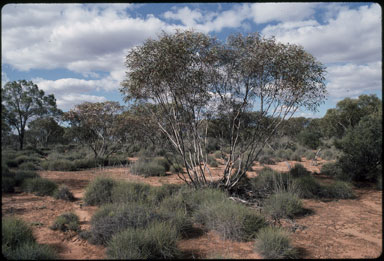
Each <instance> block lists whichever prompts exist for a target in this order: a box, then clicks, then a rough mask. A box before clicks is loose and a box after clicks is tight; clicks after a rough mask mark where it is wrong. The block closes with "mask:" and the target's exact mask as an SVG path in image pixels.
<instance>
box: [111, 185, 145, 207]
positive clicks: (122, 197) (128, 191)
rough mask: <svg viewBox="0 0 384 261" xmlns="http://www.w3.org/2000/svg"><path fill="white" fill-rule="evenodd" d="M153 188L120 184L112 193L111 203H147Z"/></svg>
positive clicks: (114, 187)
mask: <svg viewBox="0 0 384 261" xmlns="http://www.w3.org/2000/svg"><path fill="white" fill-rule="evenodd" d="M150 190H151V186H150V185H148V184H143V183H134V182H119V183H117V184H116V185H115V186H113V188H112V191H111V202H113V203H125V202H137V201H145V200H146V199H147V196H148V193H149V191H150Z"/></svg>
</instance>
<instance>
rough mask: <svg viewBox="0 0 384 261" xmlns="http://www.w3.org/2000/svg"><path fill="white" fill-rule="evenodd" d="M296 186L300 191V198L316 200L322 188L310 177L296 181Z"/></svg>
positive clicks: (303, 177)
mask: <svg viewBox="0 0 384 261" xmlns="http://www.w3.org/2000/svg"><path fill="white" fill-rule="evenodd" d="M296 182H297V186H298V187H299V189H300V197H301V198H318V197H320V192H321V188H322V186H321V185H320V184H319V183H318V182H317V181H316V179H315V178H314V177H313V176H312V175H308V176H302V177H299V178H297V179H296Z"/></svg>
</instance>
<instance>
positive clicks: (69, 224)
mask: <svg viewBox="0 0 384 261" xmlns="http://www.w3.org/2000/svg"><path fill="white" fill-rule="evenodd" d="M50 228H51V229H52V230H60V231H63V232H64V231H67V230H73V231H79V230H80V226H79V217H78V216H77V215H76V214H74V213H72V212H69V213H64V214H62V215H60V216H58V217H57V218H56V219H55V222H54V223H53V224H52V226H51V227H50Z"/></svg>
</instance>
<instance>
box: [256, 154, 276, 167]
mask: <svg viewBox="0 0 384 261" xmlns="http://www.w3.org/2000/svg"><path fill="white" fill-rule="evenodd" d="M259 163H260V164H263V165H264V164H268V165H274V164H276V162H275V161H274V160H273V159H272V158H271V156H269V155H262V156H261V157H260V159H259Z"/></svg>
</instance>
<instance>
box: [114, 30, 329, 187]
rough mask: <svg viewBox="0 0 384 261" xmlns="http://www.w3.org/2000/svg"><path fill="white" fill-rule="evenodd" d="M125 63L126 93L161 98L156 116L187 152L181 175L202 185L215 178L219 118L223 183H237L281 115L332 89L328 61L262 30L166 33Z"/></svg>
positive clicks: (139, 99) (312, 105)
mask: <svg viewBox="0 0 384 261" xmlns="http://www.w3.org/2000/svg"><path fill="white" fill-rule="evenodd" d="M126 66H127V69H128V71H127V73H126V79H125V80H124V81H123V82H122V89H121V91H122V92H123V93H124V95H125V100H126V101H131V100H133V101H134V102H136V103H148V102H150V103H154V104H156V105H158V106H153V107H148V108H149V112H150V113H151V115H152V119H153V120H155V121H156V123H157V126H158V127H159V129H160V130H161V131H162V132H163V133H164V134H165V135H166V136H167V138H168V139H169V140H170V141H171V143H172V144H173V146H174V147H175V149H176V150H177V151H178V152H179V153H180V155H181V156H182V158H183V161H184V165H185V167H186V174H184V173H182V174H180V176H179V177H180V178H181V179H183V180H184V181H185V182H186V183H188V184H191V185H193V186H195V187H201V186H206V185H208V183H209V182H210V181H212V176H211V175H210V174H211V171H210V168H209V166H208V164H207V162H208V159H207V156H208V155H207V153H206V147H207V145H208V144H207V142H208V140H207V131H208V125H209V123H212V120H214V119H222V120H223V122H221V123H222V126H223V128H225V130H226V131H225V134H226V135H225V137H221V139H226V142H225V144H228V145H229V151H227V154H228V157H227V161H226V163H225V167H224V171H223V173H222V178H221V182H220V184H221V185H223V186H224V187H225V188H226V189H228V190H231V189H232V188H234V187H235V186H236V184H237V183H238V182H239V180H240V179H241V178H242V177H243V176H244V175H245V174H246V172H247V171H248V170H249V169H250V167H251V166H252V162H253V161H254V160H255V159H256V158H257V156H258V154H259V153H260V151H261V150H262V148H263V146H264V145H265V143H266V142H267V141H268V139H270V137H271V136H272V135H273V134H274V133H275V132H276V130H277V129H278V128H279V126H280V125H281V123H282V121H283V120H284V119H287V118H289V117H291V116H292V115H293V114H294V113H295V111H296V110H297V109H298V108H299V107H305V108H307V109H308V110H316V108H317V107H318V105H319V104H320V103H321V102H322V101H323V99H324V98H325V94H326V91H325V84H324V79H325V78H324V70H325V69H324V66H323V65H322V64H321V63H319V62H318V61H316V59H315V58H314V57H313V56H312V55H310V54H309V53H307V52H306V51H304V50H303V48H302V47H300V46H297V45H291V44H282V43H277V42H276V41H275V39H273V38H272V39H265V38H262V37H261V36H260V35H259V34H257V33H255V34H249V35H247V36H243V35H240V34H239V35H232V36H230V37H229V38H228V40H227V42H226V43H225V44H222V43H220V42H218V41H217V40H216V39H214V38H212V37H210V36H207V35H205V34H203V33H197V32H193V31H184V32H182V31H176V33H174V34H166V33H163V34H162V35H160V37H159V39H158V40H152V39H149V40H147V41H145V42H144V44H143V45H141V46H137V47H135V48H132V49H131V51H130V52H129V53H128V55H127V57H126ZM255 111H256V112H258V113H257V114H253V116H255V118H254V119H253V124H252V125H246V124H245V119H246V118H247V115H249V112H255ZM245 130H246V131H245ZM228 152H229V153H228Z"/></svg>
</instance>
